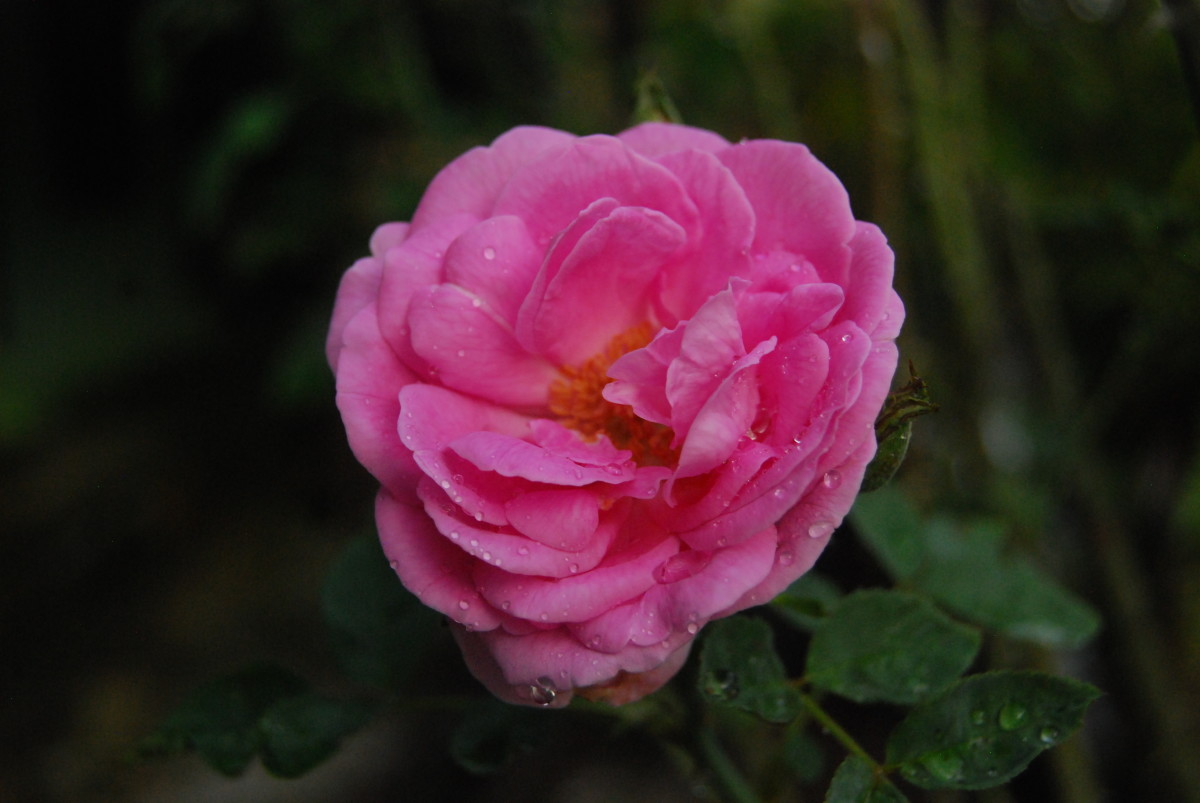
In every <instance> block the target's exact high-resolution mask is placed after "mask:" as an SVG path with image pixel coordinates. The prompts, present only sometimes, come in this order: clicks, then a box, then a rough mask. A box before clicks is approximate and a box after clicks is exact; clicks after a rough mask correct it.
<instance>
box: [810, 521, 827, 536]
mask: <svg viewBox="0 0 1200 803" xmlns="http://www.w3.org/2000/svg"><path fill="white" fill-rule="evenodd" d="M832 532H833V522H831V521H818V522H814V523H813V524H810V525H809V527H808V537H809V538H824V537H825V536H827V535H829V534H830V533H832Z"/></svg>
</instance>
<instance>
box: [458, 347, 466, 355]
mask: <svg viewBox="0 0 1200 803" xmlns="http://www.w3.org/2000/svg"><path fill="white" fill-rule="evenodd" d="M457 353H458V356H460V357H465V356H467V350H466V349H459V350H458V352H457Z"/></svg>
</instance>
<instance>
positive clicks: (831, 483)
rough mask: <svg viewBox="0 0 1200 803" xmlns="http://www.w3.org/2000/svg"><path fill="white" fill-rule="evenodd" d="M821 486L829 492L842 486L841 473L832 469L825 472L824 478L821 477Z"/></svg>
mask: <svg viewBox="0 0 1200 803" xmlns="http://www.w3.org/2000/svg"><path fill="white" fill-rule="evenodd" d="M821 484H822V485H824V486H825V487H826V488H828V489H829V490H831V491H832V490H834V489H836V488H837V487H838V486H840V485H841V484H842V472H840V471H838V470H837V469H832V470H830V471H826V472H825V476H823V477H821Z"/></svg>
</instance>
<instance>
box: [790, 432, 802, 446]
mask: <svg viewBox="0 0 1200 803" xmlns="http://www.w3.org/2000/svg"><path fill="white" fill-rule="evenodd" d="M803 440H804V439H803V438H801V437H800V436H799V435H797V436H796V437H794V438H792V443H794V444H796V445H797V446H799V445H800V444H801V443H802V442H803Z"/></svg>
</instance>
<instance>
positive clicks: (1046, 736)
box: [1038, 725, 1058, 744]
mask: <svg viewBox="0 0 1200 803" xmlns="http://www.w3.org/2000/svg"><path fill="white" fill-rule="evenodd" d="M1038 738H1039V739H1041V740H1042V743H1043V744H1054V742H1055V740H1057V739H1058V728H1056V727H1054V726H1052V725H1048V726H1046V727H1044V728H1042V731H1041V733H1039V734H1038Z"/></svg>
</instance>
